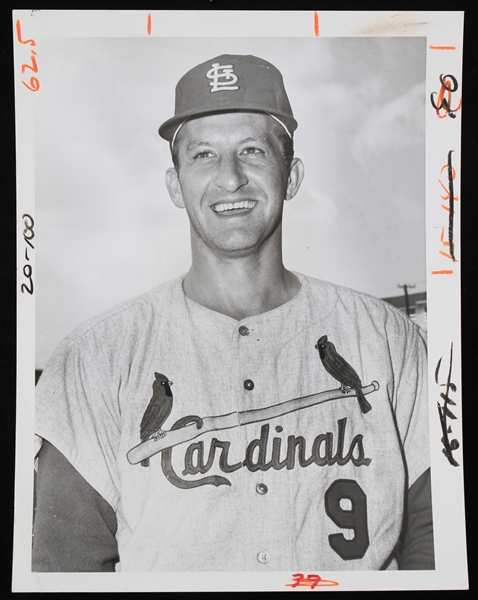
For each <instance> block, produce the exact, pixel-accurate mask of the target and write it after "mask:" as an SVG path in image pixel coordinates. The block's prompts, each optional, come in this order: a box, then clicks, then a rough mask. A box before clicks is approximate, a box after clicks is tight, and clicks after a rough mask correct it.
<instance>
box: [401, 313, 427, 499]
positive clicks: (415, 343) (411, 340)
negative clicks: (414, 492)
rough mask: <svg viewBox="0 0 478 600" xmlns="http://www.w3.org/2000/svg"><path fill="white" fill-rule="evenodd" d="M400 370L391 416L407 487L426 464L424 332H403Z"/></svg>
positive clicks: (411, 328) (424, 469)
mask: <svg viewBox="0 0 478 600" xmlns="http://www.w3.org/2000/svg"><path fill="white" fill-rule="evenodd" d="M407 333H408V335H407V338H408V343H407V344H406V345H405V360H404V366H403V370H402V372H401V373H400V378H399V381H398V385H397V393H396V398H395V417H396V422H397V428H398V431H399V435H400V438H401V441H402V447H403V452H404V455H405V461H406V466H407V477H408V488H410V487H411V486H412V485H413V484H414V483H415V481H416V480H417V479H418V478H419V477H420V475H422V474H423V473H424V472H425V471H426V470H427V469H428V468H429V467H430V442H429V438H430V434H429V411H428V364H427V349H426V342H425V337H424V332H423V331H422V330H421V329H420V328H419V327H418V326H416V325H414V324H413V323H410V329H409V331H408V332H407Z"/></svg>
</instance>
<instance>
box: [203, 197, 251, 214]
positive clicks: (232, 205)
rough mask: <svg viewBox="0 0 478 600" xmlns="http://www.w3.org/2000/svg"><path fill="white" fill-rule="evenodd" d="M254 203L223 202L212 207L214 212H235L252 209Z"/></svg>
mask: <svg viewBox="0 0 478 600" xmlns="http://www.w3.org/2000/svg"><path fill="white" fill-rule="evenodd" d="M255 205H256V203H255V202H254V201H253V200H241V201H240V202H223V203H221V204H216V205H215V206H213V210H215V211H216V212H225V211H226V210H237V209H238V208H254V206H255Z"/></svg>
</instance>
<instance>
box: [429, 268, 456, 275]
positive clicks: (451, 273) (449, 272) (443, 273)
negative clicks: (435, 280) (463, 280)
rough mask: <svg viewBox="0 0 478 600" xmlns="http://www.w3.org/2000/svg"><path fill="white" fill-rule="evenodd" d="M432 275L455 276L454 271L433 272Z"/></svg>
mask: <svg viewBox="0 0 478 600" xmlns="http://www.w3.org/2000/svg"><path fill="white" fill-rule="evenodd" d="M432 275H453V270H448V269H443V270H442V271H432Z"/></svg>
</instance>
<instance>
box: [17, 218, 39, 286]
mask: <svg viewBox="0 0 478 600" xmlns="http://www.w3.org/2000/svg"><path fill="white" fill-rule="evenodd" d="M22 219H23V224H24V225H25V229H24V230H23V239H24V240H25V242H26V243H27V244H28V246H30V248H32V249H33V250H34V249H35V247H34V246H33V244H32V242H31V240H32V239H33V238H34V237H35V232H34V231H33V227H34V225H35V222H34V221H33V218H32V217H31V216H30V215H28V214H24V215H22ZM25 260H26V261H27V263H29V262H30V257H29V256H28V248H25ZM23 275H24V276H25V278H26V279H27V281H28V285H27V284H26V283H22V285H21V287H20V290H21V292H22V294H24V293H25V291H27V292H28V293H29V294H30V296H31V295H32V294H33V278H32V276H33V269H32V267H31V265H30V264H26V265H24V266H23Z"/></svg>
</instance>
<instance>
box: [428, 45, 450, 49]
mask: <svg viewBox="0 0 478 600" xmlns="http://www.w3.org/2000/svg"><path fill="white" fill-rule="evenodd" d="M429 48H430V50H456V47H455V46H434V45H433V44H432V45H431V46H429Z"/></svg>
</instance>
